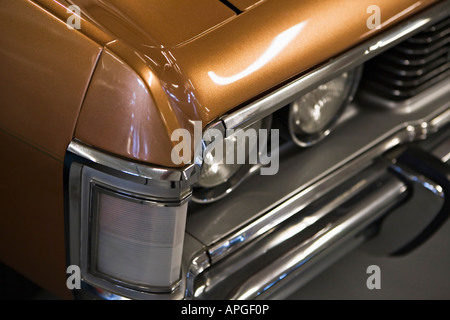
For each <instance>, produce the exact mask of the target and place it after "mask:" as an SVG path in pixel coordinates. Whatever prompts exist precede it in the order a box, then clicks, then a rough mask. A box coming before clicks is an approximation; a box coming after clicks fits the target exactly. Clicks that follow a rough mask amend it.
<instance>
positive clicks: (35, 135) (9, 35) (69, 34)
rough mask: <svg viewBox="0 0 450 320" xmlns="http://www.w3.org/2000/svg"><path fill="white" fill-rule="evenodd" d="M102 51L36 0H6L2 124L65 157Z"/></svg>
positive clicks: (1, 32)
mask: <svg viewBox="0 0 450 320" xmlns="http://www.w3.org/2000/svg"><path fill="white" fill-rule="evenodd" d="M30 17H33V18H30ZM49 30H52V31H51V32H49ZM101 50H102V48H101V47H100V46H99V45H98V44H96V43H95V42H93V41H92V40H90V39H89V38H87V37H85V36H83V35H82V34H80V33H77V32H73V31H71V30H69V29H68V28H67V26H66V24H65V23H64V22H62V21H59V20H56V19H55V18H54V17H53V16H51V15H49V14H48V13H47V12H45V11H44V10H43V9H41V8H39V7H37V6H36V5H33V4H32V3H31V2H29V1H25V0H18V1H3V2H2V3H1V4H0V69H1V70H2V71H1V74H0V81H1V82H2V89H1V97H2V100H1V108H0V129H1V130H3V131H5V132H7V133H8V134H11V135H13V136H15V137H17V139H18V140H20V141H23V142H24V143H26V144H30V145H32V146H33V147H34V148H36V149H38V150H40V151H41V152H43V153H45V154H47V155H48V156H50V157H52V158H55V159H57V160H59V161H63V159H64V154H65V150H66V148H67V145H68V143H69V142H70V140H72V136H73V132H74V128H75V124H76V120H77V116H78V113H79V111H80V108H81V104H82V102H83V97H84V93H85V91H86V89H87V86H88V84H89V79H90V76H91V74H92V71H93V68H94V66H95V64H96V62H97V59H98V57H99V55H100V52H101Z"/></svg>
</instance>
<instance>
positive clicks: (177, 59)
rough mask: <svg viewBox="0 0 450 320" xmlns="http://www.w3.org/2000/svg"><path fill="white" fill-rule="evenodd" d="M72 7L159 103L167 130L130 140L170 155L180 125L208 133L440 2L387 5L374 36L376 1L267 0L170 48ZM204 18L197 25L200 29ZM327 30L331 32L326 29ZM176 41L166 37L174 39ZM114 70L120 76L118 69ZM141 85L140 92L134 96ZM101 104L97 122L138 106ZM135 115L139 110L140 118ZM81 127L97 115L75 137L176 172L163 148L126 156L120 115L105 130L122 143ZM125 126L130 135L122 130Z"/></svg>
mask: <svg viewBox="0 0 450 320" xmlns="http://www.w3.org/2000/svg"><path fill="white" fill-rule="evenodd" d="M73 2H74V3H75V4H79V5H80V7H81V9H82V10H83V12H85V15H86V21H87V22H86V23H88V24H94V25H96V26H98V27H99V29H101V30H103V31H104V32H106V33H108V34H110V35H111V37H113V38H116V39H118V40H117V41H112V42H109V43H108V44H107V48H108V49H109V50H110V51H111V53H113V54H114V55H115V56H116V57H117V58H119V59H120V60H121V61H123V62H124V63H126V64H127V65H129V66H130V67H131V69H132V71H134V72H135V75H134V77H135V78H136V79H140V80H139V81H141V82H142V84H143V86H144V87H145V88H146V89H147V90H148V92H149V94H151V96H152V97H153V100H154V103H152V102H151V101H149V100H148V99H147V100H146V99H144V100H142V103H145V104H146V106H148V108H149V109H151V110H153V109H154V110H156V111H158V112H159V113H160V116H161V118H162V123H163V125H164V127H165V128H161V127H160V126H155V127H154V128H152V129H150V128H149V127H146V126H143V125H141V126H140V127H134V131H133V132H134V134H135V135H136V137H139V139H141V138H143V137H146V136H147V137H148V136H151V135H157V136H159V137H161V139H163V140H164V141H163V142H161V144H164V145H166V144H167V145H168V146H167V147H166V148H170V144H169V142H168V141H167V140H168V139H167V138H166V136H167V135H168V134H170V133H171V132H172V131H173V129H174V128H180V127H181V128H186V129H188V130H190V132H191V133H192V135H193V124H192V121H195V120H198V121H202V125H203V127H205V126H206V125H207V124H208V123H210V122H211V121H213V120H215V119H217V118H218V117H221V116H223V115H224V114H225V113H227V112H229V111H231V110H233V109H234V108H237V107H239V106H243V105H245V104H248V103H249V102H250V101H252V100H254V99H255V97H258V96H260V95H262V94H264V93H266V92H269V91H273V90H274V88H276V87H278V86H280V85H281V84H282V83H284V82H286V81H289V80H290V79H293V78H295V77H298V75H300V74H302V73H304V72H305V71H307V70H308V69H311V68H313V67H315V66H317V65H318V64H320V63H323V62H326V61H328V60H329V59H330V58H332V57H334V56H336V55H338V54H340V53H342V52H344V51H345V50H348V49H349V48H351V47H352V46H354V45H355V44H357V43H359V42H361V41H362V40H364V39H367V38H369V37H371V36H372V35H373V34H375V33H377V32H380V31H383V30H384V29H386V28H388V27H390V26H392V25H393V24H395V23H396V22H398V21H400V20H402V19H404V18H406V17H407V16H410V15H412V14H414V13H417V12H418V11H420V10H422V9H424V8H425V7H427V6H429V5H430V4H432V3H434V2H435V1H432V0H430V1H412V0H402V1H396V2H392V1H387V0H386V1H382V2H381V3H380V4H379V6H380V8H381V11H382V12H383V24H382V27H381V30H368V28H367V26H366V20H367V18H368V15H367V12H366V11H367V7H368V6H369V5H371V4H372V3H370V1H357V2H356V1H351V0H346V1H345V2H340V3H339V4H337V3H336V2H334V1H327V2H320V3H317V2H315V1H312V0H308V1H301V2H299V1H295V0H286V1H282V2H281V1H273V0H271V1H264V2H262V3H260V4H258V5H256V6H254V7H252V8H251V9H250V10H248V11H246V12H244V13H243V14H240V15H238V16H236V17H234V18H232V19H231V20H227V22H226V23H223V24H220V25H218V26H217V27H215V28H213V29H211V30H209V31H208V32H206V33H203V34H201V36H198V37H196V38H194V39H192V40H191V41H188V42H185V43H183V44H182V45H178V46H168V47H166V46H164V41H165V40H166V39H162V40H161V41H159V43H158V42H157V44H156V45H155V40H154V39H153V38H152V37H151V36H149V35H148V34H146V35H145V36H144V35H142V28H138V27H137V26H136V25H132V24H126V25H122V26H121V25H119V24H116V25H117V29H115V30H110V29H108V27H107V26H108V25H110V24H111V23H112V21H114V18H112V17H110V16H107V15H104V16H103V15H95V14H94V13H93V12H92V10H90V7H89V4H90V3H91V1H82V0H80V1H73ZM221 5H222V4H221ZM223 6H224V7H225V5H223ZM350 8H351V9H350ZM127 10H135V9H134V8H132V9H126V10H125V9H123V10H117V12H115V14H116V15H126V12H127ZM177 10H178V9H177ZM177 10H175V9H174V12H173V13H172V14H174V15H178V14H181V13H179V12H178V11H177ZM180 11H181V7H180ZM135 14H136V17H135V19H136V21H143V20H142V19H143V18H142V17H145V16H146V15H147V14H148V12H147V11H146V10H141V11H140V12H137V11H136V12H135ZM141 15H142V16H141ZM336 17H339V19H336ZM201 20H202V19H200V21H199V22H198V23H199V24H201V23H203V22H202V21H201ZM161 25H162V24H158V23H157V22H155V25H152V28H155V29H158V28H160V27H161ZM324 29H326V30H328V32H323V30H324ZM412 29H414V28H412ZM261 30H264V32H261ZM411 31H412V30H411ZM93 33H95V32H93ZM170 34H171V33H170V32H168V38H167V39H169V40H170ZM135 35H142V36H139V37H136V36H135ZM330 43H333V45H330ZM161 46H162V47H161ZM111 72H112V73H113V74H114V73H115V69H114V70H112V71H111ZM130 72H131V70H130ZM110 76H111V75H110ZM129 77H131V73H130V76H129ZM98 79H100V78H98ZM136 79H135V80H132V79H131V78H130V80H129V81H132V82H136V81H138V80H136ZM99 81H100V80H99ZM130 83H131V82H130ZM95 85H96V84H95V79H94V82H93V86H95ZM136 88H137V87H136V85H135V86H134V87H129V88H128V90H129V91H132V90H137V89H136ZM142 90H143V89H142ZM103 99H104V96H102V95H93V96H92V102H91V103H92V108H89V109H92V111H90V114H93V115H95V114H97V116H94V118H95V119H99V118H98V115H99V114H104V108H105V107H104V106H105V105H106V104H109V105H111V109H112V110H115V111H114V112H115V113H116V114H119V113H120V112H121V111H119V109H120V108H122V107H123V108H125V109H126V108H133V106H131V105H130V104H129V103H126V104H123V103H119V101H112V100H108V99H106V100H107V101H106V102H104V101H103ZM95 108H99V111H95ZM139 108H142V107H139ZM129 110H130V109H129ZM141 110H142V109H141ZM127 114H129V111H127ZM137 114H142V113H141V112H140V111H138V112H137ZM119 119H120V122H119ZM102 120H103V119H102ZM84 121H88V122H89V121H92V120H91V116H86V117H83V118H81V119H80V126H79V128H77V131H76V137H77V138H79V139H80V140H83V141H85V142H88V143H89V144H91V145H93V146H95V147H97V148H101V149H104V150H105V151H109V152H113V153H115V154H118V155H121V156H123V157H127V158H132V159H135V160H141V161H145V162H150V163H153V164H159V165H164V166H174V165H173V163H171V161H170V159H168V158H167V156H166V154H167V153H166V152H165V151H163V150H162V149H157V148H152V151H148V150H147V151H146V150H145V149H143V148H138V147H139V146H140V145H141V144H142V139H141V140H139V141H138V140H137V138H136V140H132V141H131V146H132V147H134V146H135V147H136V148H134V149H133V148H131V149H133V150H135V152H130V144H129V143H128V141H126V140H124V138H123V137H124V136H127V137H130V136H132V132H131V130H130V128H131V127H129V126H128V125H127V126H126V127H125V128H123V127H121V126H120V125H121V123H122V121H123V120H122V118H121V117H116V116H114V117H112V118H111V121H109V122H107V123H105V124H103V126H104V132H110V133H114V132H113V129H117V128H121V130H123V132H121V133H120V134H119V133H118V134H114V135H113V137H115V136H118V139H113V138H112V137H111V136H109V135H107V134H100V135H97V128H95V127H94V126H92V123H86V125H85V124H84ZM103 122H105V121H104V120H103ZM126 129H128V132H125V130H126ZM87 139H89V141H87ZM111 140H116V143H115V145H111ZM159 150H161V151H159ZM148 152H153V155H152V156H149V153H148Z"/></svg>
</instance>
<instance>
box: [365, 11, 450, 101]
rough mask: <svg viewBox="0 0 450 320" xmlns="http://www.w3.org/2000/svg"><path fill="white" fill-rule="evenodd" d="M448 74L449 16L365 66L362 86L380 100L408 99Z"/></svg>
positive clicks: (449, 68)
mask: <svg viewBox="0 0 450 320" xmlns="http://www.w3.org/2000/svg"><path fill="white" fill-rule="evenodd" d="M449 75H450V17H447V18H446V19H444V20H442V21H440V22H439V23H437V24H435V25H434V26H432V27H429V28H427V29H426V30H424V31H422V32H420V33H419V34H417V35H415V36H413V37H411V38H409V39H407V40H405V41H404V42H402V43H401V44H399V45H397V46H396V47H394V48H392V49H390V50H388V51H386V52H384V53H382V54H381V55H379V56H378V57H376V58H374V59H372V60H371V61H369V62H367V63H366V66H365V73H364V77H363V79H364V80H363V83H362V87H364V88H365V89H366V90H368V91H369V92H372V93H373V94H377V95H379V96H382V97H383V98H386V99H389V100H393V101H402V100H407V99H409V98H412V97H413V96H415V95H417V94H419V93H420V92H422V91H424V90H426V89H427V88H429V87H431V86H432V85H434V84H436V83H437V82H439V81H442V80H444V79H446V78H448V77H449Z"/></svg>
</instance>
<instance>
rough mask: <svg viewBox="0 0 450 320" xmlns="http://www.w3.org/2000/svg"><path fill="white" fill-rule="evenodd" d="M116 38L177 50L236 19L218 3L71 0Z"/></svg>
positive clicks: (199, 1)
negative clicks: (175, 48)
mask: <svg viewBox="0 0 450 320" xmlns="http://www.w3.org/2000/svg"><path fill="white" fill-rule="evenodd" d="M68 2H71V3H74V4H76V5H78V6H79V7H80V8H81V10H82V12H83V13H84V14H85V15H86V16H87V17H88V18H89V19H91V20H92V21H95V22H99V23H101V26H102V27H103V28H105V29H107V30H108V31H109V32H111V33H112V34H114V35H115V36H117V38H120V39H125V40H127V41H130V42H134V43H141V44H144V45H146V46H154V47H156V48H161V47H168V48H171V47H174V46H176V45H179V44H181V43H184V42H187V41H189V40H191V39H193V38H196V37H198V36H199V35H201V34H202V33H205V32H207V31H209V30H210V29H213V28H214V27H216V26H218V25H220V24H222V23H224V22H225V21H227V20H228V19H231V18H233V17H234V16H235V13H234V12H233V11H232V10H231V9H229V8H228V7H226V6H225V5H223V4H222V3H221V2H220V1H218V0H213V1H211V0H192V1H160V0H129V1H123V0H102V1H95V0H69V1H68Z"/></svg>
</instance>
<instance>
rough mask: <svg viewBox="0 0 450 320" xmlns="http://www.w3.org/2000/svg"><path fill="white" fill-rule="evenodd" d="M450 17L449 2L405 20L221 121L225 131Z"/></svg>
mask: <svg viewBox="0 0 450 320" xmlns="http://www.w3.org/2000/svg"><path fill="white" fill-rule="evenodd" d="M449 14H450V0H445V1H441V2H439V3H437V4H435V5H433V6H432V7H431V8H429V9H426V10H425V11H423V12H421V13H418V14H417V15H416V16H414V17H412V18H409V19H407V21H406V22H403V23H401V24H400V25H398V26H395V27H393V28H392V29H390V30H387V31H386V32H383V33H382V34H380V35H377V36H375V37H374V38H372V39H370V40H368V41H366V42H364V43H363V44H361V45H358V46H357V47H355V48H353V49H351V50H349V51H347V52H346V53H344V54H343V55H341V56H339V57H337V58H336V59H332V60H331V61H329V62H327V63H325V64H324V65H323V66H321V67H319V68H317V69H315V70H313V71H311V72H309V73H307V74H305V75H303V76H301V77H300V78H298V79H296V80H294V81H293V82H291V83H289V84H287V85H285V86H284V87H282V88H280V89H278V90H276V91H275V92H272V93H271V94H269V95H267V96H265V97H263V98H261V99H259V100H258V101H255V102H253V103H251V104H249V105H247V106H245V107H243V108H241V109H239V110H237V111H235V112H233V113H231V114H229V115H226V116H224V117H223V118H222V121H223V123H224V125H225V127H226V129H237V128H243V127H245V126H247V125H249V124H251V123H253V122H256V121H258V120H261V119H262V118H264V117H266V116H268V115H270V114H272V113H273V112H275V111H277V110H278V109H280V108H281V107H283V106H285V105H287V104H288V103H290V102H292V101H293V100H295V99H296V98H298V97H300V96H301V95H303V94H305V93H306V92H308V91H309V90H311V89H312V88H314V87H315V86H317V85H318V84H320V83H321V82H326V81H328V80H331V79H332V78H333V77H335V76H337V75H339V74H340V73H342V72H345V71H346V70H348V69H351V68H352V67H355V66H358V65H360V64H362V63H364V62H366V61H367V60H369V59H371V58H373V57H374V56H375V55H378V54H380V53H382V52H383V51H386V50H387V49H389V48H392V47H393V46H395V45H396V44H398V43H400V42H401V41H403V40H405V39H406V38H407V37H410V36H412V35H413V34H415V33H417V32H419V31H420V30H422V29H424V28H426V27H427V26H429V25H430V24H432V23H434V22H436V21H438V20H440V19H442V18H444V17H446V16H448V15H449Z"/></svg>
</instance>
